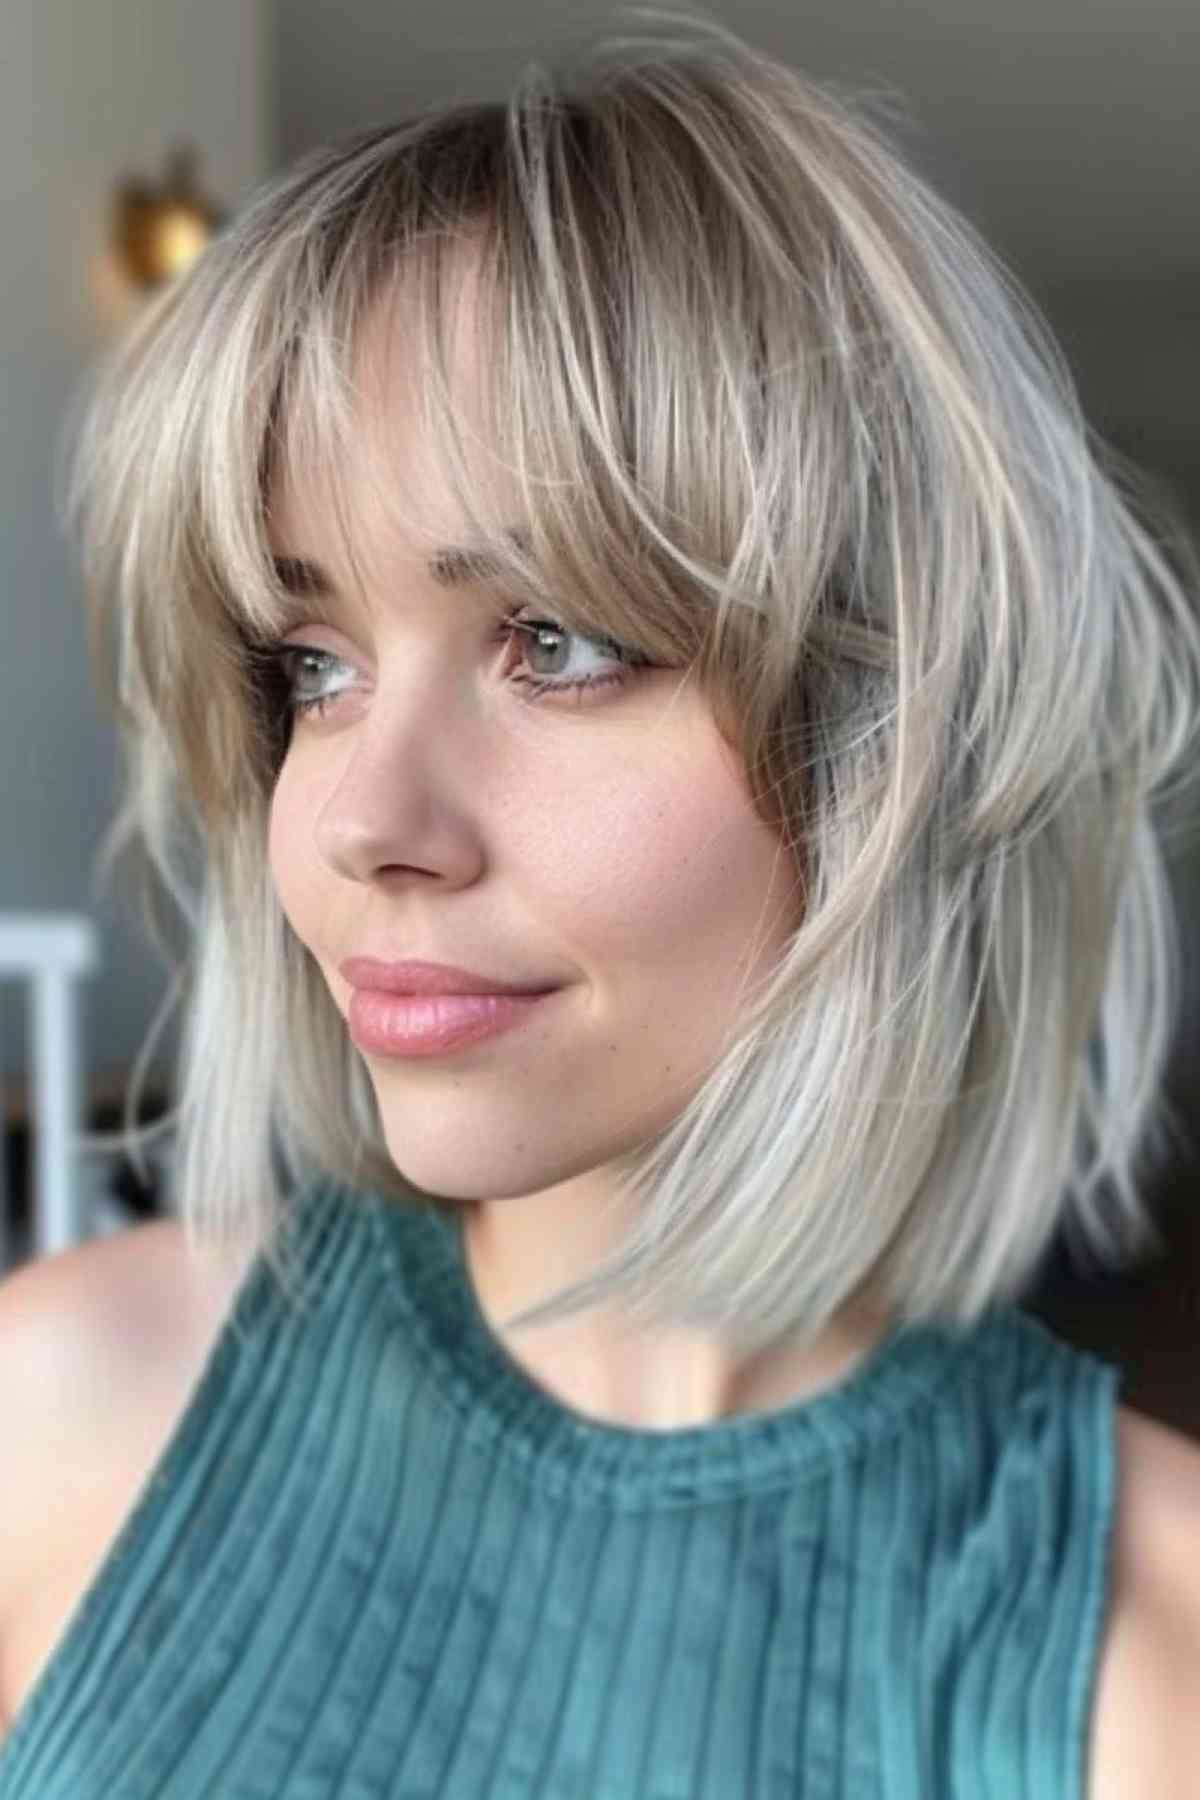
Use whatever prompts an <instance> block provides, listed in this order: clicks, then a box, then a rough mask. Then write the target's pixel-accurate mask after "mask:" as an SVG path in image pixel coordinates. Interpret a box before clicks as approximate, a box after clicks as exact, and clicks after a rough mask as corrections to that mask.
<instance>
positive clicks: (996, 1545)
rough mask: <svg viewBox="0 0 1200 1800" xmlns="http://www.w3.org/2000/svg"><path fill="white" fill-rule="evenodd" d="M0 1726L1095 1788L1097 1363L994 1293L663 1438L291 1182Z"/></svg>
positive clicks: (81, 1794) (459, 1777) (119, 1741)
mask: <svg viewBox="0 0 1200 1800" xmlns="http://www.w3.org/2000/svg"><path fill="white" fill-rule="evenodd" d="M295 1242H296V1247H297V1250H298V1252H299V1254H300V1256H301V1258H302V1266H303V1268H304V1270H305V1272H306V1276H307V1279H308V1282H309V1293H310V1304H309V1307H308V1310H307V1311H299V1310H297V1309H296V1308H295V1306H294V1305H292V1304H291V1303H290V1302H289V1301H288V1300H287V1299H286V1297H285V1296H284V1295H283V1293H282V1292H281V1290H280V1288H279V1286H278V1284H277V1282H276V1280H275V1278H274V1276H273V1275H272V1274H271V1272H270V1270H269V1268H268V1267H267V1265H266V1264H265V1262H263V1261H262V1260H261V1259H260V1260H259V1261H258V1262H257V1263H256V1264H255V1265H254V1267H253V1268H252V1269H251V1270H250V1272H249V1274H248V1275H247V1277H246V1279H245V1281H244V1283H243V1286H242V1289H241V1292H240V1295H239V1298H238V1302H237V1305H236V1307H235V1308H234V1310H233V1312H232V1313H231V1315H230V1317H229V1318H228V1320H227V1321H226V1324H225V1327H224V1329H223V1331H222V1333H221V1335H220V1337H219V1339H218V1340H217V1342H216V1343H215V1345H214V1347H213V1349H212V1352H211V1354H210V1356H209V1359H208V1363H207V1365H206V1368H205V1371H204V1373H203V1375H202V1377H201V1379H200V1381H199V1383H198V1385H197V1387H196V1388H195V1390H194V1392H193V1394H192V1395H191V1398H190V1400H189V1402H188V1404H187V1407H186V1409H185V1411H184V1413H183V1416H182V1417H181V1419H180V1420H179V1422H178V1424H177V1426H176V1427H175V1430H174V1432H173V1434H172V1437H171V1440H170V1442H169V1444H168V1446H167V1448H166V1450H165V1452H164V1454H163V1456H162V1457H161V1458H160V1460H159V1463H158V1466H157V1468H156V1470H155V1472H154V1474H153V1475H152V1477H151V1478H150V1479H149V1480H148V1481H147V1482H146V1484H145V1486H144V1487H143V1489H142V1491H141V1494H140V1496H139V1499H138V1501H137V1504H136V1505H135V1507H134V1509H133V1511H132V1513H131V1514H130V1516H129V1518H128V1519H127V1521H126V1524H125V1526H124V1528H123V1529H122V1531H121V1533H120V1535H119V1536H118V1538H117V1540H116V1542H115V1544H114V1545H113V1547H112V1549H111V1550H110V1552H109V1553H108V1556H107V1558H106V1559H105V1562H104V1564H103V1566H102V1568H101V1569H100V1571H99V1573H98V1575H97V1576H96V1578H95V1580H94V1581H93V1583H92V1585H91V1587H90V1588H89V1590H88V1592H87V1593H86V1594H85V1595H84V1597H83V1599H82V1601H81V1603H80V1604H79V1606H78V1607H77V1608H76V1611H75V1613H74V1616H73V1617H72V1619H71V1621H70V1623H69V1625H68V1627H67V1629H66V1633H65V1635H64V1637H63V1639H62V1641H61V1642H60V1644H59V1646H58V1647H57V1649H56V1651H55V1653H54V1655H53V1656H52V1657H51V1660H50V1662H49V1663H48V1664H47V1666H46V1667H45V1669H44V1670H43V1672H42V1674H41V1677H40V1678H39V1681H38V1683H37V1685H36V1687H35V1688H34V1690H33V1692H32V1693H31V1694H30V1696H29V1698H28V1700H27V1702H26V1704H25V1706H24V1707H23V1708H22V1710H21V1712H20V1713H19V1715H18V1717H17V1720H16V1722H15V1724H14V1726H13V1728H12V1730H11V1732H10V1735H9V1738H8V1740H7V1742H6V1744H5V1745H4V1747H3V1749H2V1750H0V1796H3V1800H435V1797H436V1800H485V1797H486V1800H796V1797H797V1796H803V1797H804V1800H1085V1793H1086V1789H1085V1779H1086V1772H1087V1771H1086V1765H1087V1743H1088V1732H1089V1728H1090V1713H1091V1705H1092V1700H1093V1692H1094V1685H1095V1676H1096V1666H1097V1661H1098V1656H1099V1649H1100V1644H1101V1638H1102V1627H1103V1623H1104V1615H1105V1611H1106V1600H1107V1591H1108V1579H1109V1558H1110V1539H1111V1531H1112V1512H1113V1492H1114V1455H1115V1446H1114V1428H1115V1422H1116V1421H1115V1395H1116V1390H1117V1387H1118V1384H1119V1381H1120V1373H1119V1371H1118V1370H1117V1369H1116V1368H1115V1367H1113V1366H1111V1365H1109V1364H1107V1363H1105V1362H1102V1361H1100V1360H1099V1359H1098V1358H1095V1357H1093V1356H1091V1355H1089V1354H1087V1353H1085V1352H1082V1351H1077V1350H1075V1349H1072V1348H1070V1347H1069V1346H1067V1345H1065V1344H1063V1343H1061V1342H1060V1341H1059V1340H1058V1339H1056V1338H1055V1337H1053V1336H1052V1335H1051V1334H1050V1333H1049V1332H1048V1331H1046V1330H1045V1328H1044V1327H1042V1326H1041V1325H1040V1324H1038V1323H1037V1322H1036V1321H1035V1320H1034V1319H1032V1318H1030V1317H1028V1316H1026V1315H1025V1314H1023V1313H1021V1312H1020V1311H1019V1310H1018V1309H1015V1308H996V1309H993V1311H992V1312H990V1313H989V1314H988V1315H987V1317H986V1318H985V1319H984V1320H983V1321H982V1322H981V1323H980V1324H979V1325H977V1326H975V1327H972V1328H971V1329H970V1330H969V1331H966V1332H955V1331H952V1330H948V1329H944V1328H937V1327H935V1328H930V1327H924V1326H922V1327H919V1328H911V1327H906V1328H899V1329H896V1330H894V1331H893V1332H892V1333H891V1335H890V1336H888V1337H886V1338H885V1339H883V1340H882V1341H881V1342H880V1343H878V1344H877V1345H876V1346H875V1348H874V1350H873V1351H872V1352H870V1353H869V1354H868V1356H867V1357H866V1358H865V1359H864V1360H862V1361H861V1362H860V1363H859V1364H858V1365H857V1366H856V1367H854V1368H853V1369H852V1371H851V1372H850V1374H849V1375H848V1376H847V1377H845V1378H844V1380H843V1381H842V1382H841V1383H840V1384H839V1385H838V1386H836V1387H835V1388H832V1389H830V1390H827V1391H826V1392H824V1393H822V1394H819V1395H817V1396H816V1397H815V1398H810V1399H809V1400H807V1401H803V1402H799V1403H796V1404H794V1405H793V1406H791V1407H788V1408H785V1409H782V1410H780V1411H776V1412H773V1413H759V1414H751V1415H745V1416H742V1417H738V1418H732V1419H727V1420H720V1421H718V1422H717V1423H715V1424H713V1425H710V1426H705V1427H699V1428H689V1429H685V1430H678V1431H671V1432H656V1431H648V1430H631V1429H628V1428H625V1427H621V1426H610V1425H603V1424H599V1423H594V1422H592V1421H590V1420H587V1419H585V1418H584V1417H582V1415H579V1414H576V1413H574V1412H573V1411H572V1410H571V1409H569V1408H568V1407H566V1406H565V1405H563V1404H561V1403H559V1402H558V1401H556V1400H555V1399H554V1398H553V1397H552V1396H550V1395H549V1394H548V1393H547V1392H546V1390H544V1389H542V1388H541V1387H539V1386H538V1385H537V1384H536V1383H535V1382H534V1380H533V1379H532V1377H529V1376H527V1375H526V1374H525V1373H524V1372H523V1371H522V1369H521V1368H520V1366H519V1365H518V1364H517V1363H515V1362H514V1361H512V1360H511V1359H510V1358H509V1356H508V1355H507V1353H506V1352H505V1351H504V1349H503V1348H502V1346H501V1345H500V1343H499V1340H498V1339H497V1338H496V1337H495V1336H494V1334H493V1333H492V1332H491V1329H490V1327H489V1326H488V1324H487V1321H486V1320H485V1318H484V1316H483V1314H482V1312H481V1310H480V1308H479V1306H478V1303H477V1300H476V1296H475V1293H474V1289H473V1287H472V1284H471V1279H470V1274H469V1270H468V1268H467V1265H466V1262H465V1258H464V1253H463V1248H462V1242H461V1238H460V1236H459V1233H458V1231H457V1229H456V1228H455V1227H453V1226H452V1225H450V1224H448V1223H447V1222H446V1221H445V1220H443V1219H442V1218H440V1217H439V1216H438V1215H436V1214H433V1213H430V1212H417V1211H415V1210H411V1209H403V1208H400V1207H398V1206H397V1205H396V1204H394V1203H393V1202H384V1201H380V1200H379V1199H377V1198H375V1197H371V1196H356V1195H352V1194H349V1193H347V1192H345V1191H342V1190H339V1189H337V1188H334V1187H329V1186H325V1187H318V1188H315V1189H314V1190H313V1191H312V1192H311V1193H310V1194H309V1195H308V1196H307V1197H306V1198H305V1199H304V1200H303V1201H302V1202H299V1203H298V1206H297V1213H296V1239H295Z"/></svg>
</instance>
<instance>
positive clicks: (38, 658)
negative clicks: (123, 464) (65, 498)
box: [0, 0, 274, 1074]
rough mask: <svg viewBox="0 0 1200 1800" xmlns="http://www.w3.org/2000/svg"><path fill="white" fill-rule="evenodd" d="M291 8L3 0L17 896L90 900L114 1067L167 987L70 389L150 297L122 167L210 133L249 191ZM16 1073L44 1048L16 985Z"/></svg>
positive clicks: (263, 165)
mask: <svg viewBox="0 0 1200 1800" xmlns="http://www.w3.org/2000/svg"><path fill="white" fill-rule="evenodd" d="M269 22H270V21H269V16H268V14H267V13H266V11H265V9H264V8H263V7H261V6H259V5H251V4H246V0H204V4H203V5H202V6H201V5H193V4H189V0H3V13H2V23H0V220H2V221H3V231H4V252H3V255H2V256H0V634H2V635H0V643H2V646H3V653H2V654H0V841H2V843H3V850H2V852H0V910H28V909H34V908H43V907H46V908H55V909H67V910H75V909H81V910H85V911H88V912H90V913H91V915H92V917H93V918H94V919H95V921H96V923H97V926H98V928H99V931H100V933H101V937H102V945H103V957H104V969H103V971H102V973H101V974H100V975H99V977H98V978H97V979H95V980H93V981H92V982H90V983H89V984H88V988H87V992H86V1013H85V1016H86V1023H87V1032H88V1039H87V1053H88V1062H89V1066H90V1067H91V1068H92V1070H93V1071H103V1070H105V1069H108V1068H111V1067H115V1066H117V1065H120V1064H122V1063H127V1062H128V1061H129V1060H130V1059H131V1058H132V1056H133V1054H134V1052H135V1050H136V1049H137V1047H138V1046H139V1044H140V1042H141V1039H142V1037H143V1035H144V1033H145V1030H146V1027H147V1025H148V1023H149V1020H150V1018H151V1016H152V1014H153V1012H154V1010H155V1008H156V1006H157V1004H158V1001H159V998H160V996H161V993H162V992H163V991H164V988H165V974H164V971H163V969H162V966H161V964H160V963H159V962H158V961H157V960H156V958H155V957H154V955H153V952H152V951H151V950H150V949H149V948H148V947H147V945H146V943H145V941H144V939H143V937H142V935H141V933H140V930H139V927H138V925H137V922H136V920H135V919H134V918H133V917H131V908H130V906H129V904H128V900H127V899H124V900H122V898H121V897H120V895H119V894H118V895H117V896H115V897H114V900H113V901H105V900H104V899H102V898H99V897H93V896H92V894H91V893H90V890H89V884H90V880H91V873H92V863H93V859H94V856H95V853H96V850H97V847H98V844H99V841H100V837H101V834H102V831H103V827H104V825H105V823H106V822H107V819H108V817H109V815H110V814H111V812H112V810H113V805H114V775H115V744H114V732H113V728H112V726H111V725H110V723H109V722H108V721H107V719H105V718H104V717H102V716H101V714H100V712H99V710H98V707H97V704H96V702H95V701H94V700H93V697H92V691H91V685H90V672H89V668H88V664H87V660H86V651H85V646H84V636H83V626H82V618H83V614H82V607H81V593H80V586H79V580H78V575H77V572H76V569H75V567H74V564H73V561H72V558H71V553H70V551H69V548H68V547H67V546H66V545H65V544H64V543H63V542H62V541H61V539H60V537H59V534H58V531H57V528H56V524H55V518H54V510H53V493H52V481H51V473H52V466H53V459H54V451H55V444H56V440H57V437H58V434H59V430H60V423H61V420H62V417H63V410H64V407H65V405H66V403H67V401H68V398H69V396H70V395H71V393H72V390H73V388H74V386H75V384H76V382H77V380H78V378H79V375H80V372H81V371H82V370H83V369H84V368H85V367H86V366H87V363H88V360H89V359H90V358H91V357H92V356H93V355H94V354H95V352H96V351H97V349H98V348H99V347H100V345H101V344H102V343H103V342H104V341H105V338H106V335H107V333H108V332H110V331H111V330H113V329H115V328H117V327H118V326H119V324H120V323H121V321H122V320H123V319H124V318H125V317H127V316H128V313H129V310H130V307H131V305H132V304H133V303H134V298H133V296H132V295H131V294H130V293H129V292H128V290H126V289H123V288H122V286H121V283H120V280H119V278H118V276H117V273H116V271H115V269H114V267H113V266H112V264H111V262H110V260H109V258H108V256H107V253H106V246H107V231H108V218H109V212H108V209H109V204H110V196H111V192H112V189H113V186H114V184H115V183H116V182H117V181H119V180H120V179H122V178H124V177H126V176H128V175H132V174H136V175H142V176H147V177H152V178H155V179H157V178H158V176H159V175H160V174H161V172H162V159H163V155H164V152H165V150H166V149H167V147H168V146H169V145H170V144H171V143H172V142H173V141H174V140H175V139H176V138H178V137H181V136H182V137H187V138H190V139H191V140H192V141H193V142H194V143H196V144H197V145H198V146H199V148H200V150H201V153H202V156H203V168H202V174H203V176H204V178H205V180H206V184H207V185H208V186H209V188H210V189H211V190H212V191H213V192H214V193H215V194H216V195H218V196H219V197H220V198H221V200H222V201H224V202H226V203H228V204H230V205H235V204H236V203H237V202H238V201H239V200H240V199H241V198H242V196H243V195H244V193H245V191H246V189H247V187H248V185H250V184H251V183H252V182H253V181H255V180H256V179H258V178H259V177H260V176H261V175H262V174H263V173H264V172H265V171H266V169H267V168H268V167H269V166H270V163H271V162H272V160H273V157H274V142H273V139H274V125H273V113H272V105H273V99H274V82H273V79H272V71H271V67H270V61H269V56H268V49H269V44H268V39H267V26H268V24H269ZM0 1035H2V1040H3V1064H4V1069H5V1072H6V1073H9V1074H11V1073H12V1072H13V1071H15V1070H17V1069H18V1068H19V1067H20V1066H21V1064H22V1061H23V1052H24V1032H23V1018H22V1011H21V1006H20V1001H19V998H18V993H17V991H16V990H14V989H12V988H8V987H5V988H2V989H0Z"/></svg>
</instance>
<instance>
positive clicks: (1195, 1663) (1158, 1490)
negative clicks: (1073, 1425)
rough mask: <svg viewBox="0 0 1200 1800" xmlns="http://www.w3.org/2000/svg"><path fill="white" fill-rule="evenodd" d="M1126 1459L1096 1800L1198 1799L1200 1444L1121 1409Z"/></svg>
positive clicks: (1092, 1788) (1100, 1710) (1095, 1739)
mask: <svg viewBox="0 0 1200 1800" xmlns="http://www.w3.org/2000/svg"><path fill="white" fill-rule="evenodd" d="M1117 1456H1118V1484H1117V1504H1116V1517H1115V1523H1114V1537H1113V1552H1112V1568H1111V1599H1110V1607H1109V1616H1108V1622H1107V1630H1106V1635H1105V1639H1104V1643H1103V1647H1102V1654H1101V1659H1100V1666H1099V1670H1098V1674H1097V1683H1096V1694H1095V1703H1094V1707H1093V1716H1092V1737H1091V1754H1090V1769H1091V1776H1090V1785H1089V1787H1088V1790H1087V1793H1088V1800H1138V1797H1140V1796H1142V1795H1146V1794H1153V1795H1154V1796H1155V1800H1190V1797H1191V1796H1193V1795H1194V1794H1195V1793H1196V1770H1197V1768H1200V1445H1198V1444H1196V1443H1194V1442H1193V1441H1192V1440H1191V1439H1190V1438H1188V1437H1186V1436H1184V1435H1183V1433H1181V1432H1178V1431H1174V1430H1171V1429H1170V1428H1169V1427H1167V1426H1165V1425H1162V1424H1160V1423H1159V1422H1158V1421H1157V1420H1154V1419H1151V1418H1148V1417H1147V1416H1146V1415H1144V1414H1142V1413H1138V1412H1135V1411H1133V1410H1132V1409H1131V1408H1129V1407H1125V1406H1121V1407H1118V1408H1117Z"/></svg>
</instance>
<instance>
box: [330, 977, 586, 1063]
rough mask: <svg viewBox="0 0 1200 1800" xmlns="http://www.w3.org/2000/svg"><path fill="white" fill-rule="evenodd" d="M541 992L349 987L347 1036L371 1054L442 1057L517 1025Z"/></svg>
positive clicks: (538, 1001) (536, 1003)
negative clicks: (438, 991) (384, 990)
mask: <svg viewBox="0 0 1200 1800" xmlns="http://www.w3.org/2000/svg"><path fill="white" fill-rule="evenodd" d="M558 991H559V990H558V989H551V990H549V992H547V993H544V994H387V993H382V992H380V990H379V989H377V988H365V987H359V988H355V990H354V992H353V993H352V994H351V996H350V1012H349V1022H350V1035H351V1037H352V1038H353V1040H354V1042H355V1044H356V1045H357V1046H358V1048H359V1049H360V1050H362V1051H365V1052H367V1053H369V1054H370V1055H372V1056H401V1057H407V1056H442V1055H444V1054H446V1052H448V1051H451V1050H462V1049H465V1048H466V1047H467V1046H468V1045H469V1044H477V1043H480V1042H481V1041H482V1040H483V1039H484V1038H490V1037H495V1036H497V1035H498V1034H499V1033H500V1032H503V1031H510V1030H512V1029H513V1028H514V1027H515V1026H518V1025H523V1024H525V1022H526V1021H527V1020H528V1018H529V1016H530V1014H531V1013H532V1012H533V1010H534V1008H535V1007H538V1006H540V1005H541V1004H542V1003H543V1001H545V1000H548V999H550V997H551V994H552V993H556V992H558Z"/></svg>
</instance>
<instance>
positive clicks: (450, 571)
mask: <svg viewBox="0 0 1200 1800" xmlns="http://www.w3.org/2000/svg"><path fill="white" fill-rule="evenodd" d="M506 535H507V536H508V537H509V538H511V539H512V541H513V543H514V544H516V545H517V546H518V547H519V548H525V547H526V546H527V545H528V541H529V539H528V533H527V532H524V531H521V530H520V529H519V528H517V527H515V526H514V527H513V528H512V529H511V530H510V531H508V532H507V533H506ZM271 566H272V568H273V569H274V571H275V578H276V580H277V581H278V582H279V585H280V587H281V588H283V590H284V592H285V593H288V594H294V595H296V596H297V597H298V598H307V599H313V598H324V599H332V598H333V596H334V594H335V593H336V591H337V590H336V586H335V584H334V582H333V581H332V579H331V578H330V576H329V575H328V574H327V573H326V571H325V570H324V569H323V568H322V567H321V564H320V563H319V562H313V561H311V560H309V559H308V558H307V557H301V556H273V557H272V558H271ZM427 567H428V570H429V574H430V578H431V579H432V580H433V581H436V582H437V584H438V586H439V587H447V588H453V587H468V586H470V585H472V584H473V583H476V582H483V581H490V580H492V579H493V578H494V577H495V576H496V575H497V574H498V573H499V572H500V564H499V562H498V561H497V559H496V558H495V557H494V556H492V555H490V554H489V553H488V551H486V550H484V549H471V548H469V547H468V546H466V545H462V544H443V545H442V546H441V547H440V548H439V549H437V550H435V551H434V552H433V553H432V555H431V556H430V557H429V561H428V564H427Z"/></svg>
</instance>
